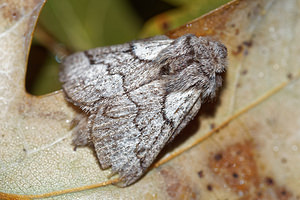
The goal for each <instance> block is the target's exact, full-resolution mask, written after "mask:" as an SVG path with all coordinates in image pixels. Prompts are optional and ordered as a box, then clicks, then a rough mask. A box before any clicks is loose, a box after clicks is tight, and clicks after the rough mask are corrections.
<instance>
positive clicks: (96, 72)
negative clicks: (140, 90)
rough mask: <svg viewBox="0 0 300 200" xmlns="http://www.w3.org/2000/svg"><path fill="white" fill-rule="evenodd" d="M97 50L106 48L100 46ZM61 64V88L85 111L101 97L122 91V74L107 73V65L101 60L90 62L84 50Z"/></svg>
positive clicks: (119, 93)
mask: <svg viewBox="0 0 300 200" xmlns="http://www.w3.org/2000/svg"><path fill="white" fill-rule="evenodd" d="M107 48H108V47H107ZM99 51H104V52H105V51H107V50H106V49H105V48H100V49H99ZM104 54H105V53H104ZM63 65H64V68H63V71H62V72H61V74H60V80H61V82H62V83H63V85H62V87H63V90H64V92H65V94H66V96H67V98H68V99H69V100H70V101H71V102H73V103H74V104H75V105H77V106H80V107H81V108H82V109H83V110H85V111H89V112H90V111H91V109H92V108H93V104H94V103H95V102H96V101H99V100H101V99H102V98H106V97H113V96H116V95H122V94H123V92H124V90H123V80H122V76H120V75H118V74H113V75H111V74H109V70H108V65H106V64H103V63H101V62H99V63H98V64H91V61H90V59H89V58H88V57H87V56H86V54H85V53H84V52H81V53H76V54H74V55H72V56H69V57H67V59H66V60H65V61H64V63H63Z"/></svg>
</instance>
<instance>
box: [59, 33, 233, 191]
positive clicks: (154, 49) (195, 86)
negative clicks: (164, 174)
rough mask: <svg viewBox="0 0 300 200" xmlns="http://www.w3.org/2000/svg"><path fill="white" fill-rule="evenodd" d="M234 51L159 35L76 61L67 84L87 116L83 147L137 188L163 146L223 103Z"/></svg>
mask: <svg viewBox="0 0 300 200" xmlns="http://www.w3.org/2000/svg"><path fill="white" fill-rule="evenodd" d="M226 60H227V49H226V47H225V46H224V45H223V44H222V43H220V42H218V41H215V40H213V39H211V38H209V37H196V36H195V35H192V34H187V35H183V36H181V37H179V38H177V39H170V38H168V37H167V36H157V37H153V38H149V39H143V40H137V41H132V42H129V43H125V44H121V45H115V46H108V47H100V48H95V49H91V50H87V51H83V52H79V53H75V54H73V55H70V56H68V57H67V58H66V59H65V60H64V61H63V65H62V66H63V67H62V71H61V72H60V81H61V82H62V88H63V91H64V93H65V97H66V99H67V100H68V101H69V102H71V103H72V104H74V105H75V106H77V107H79V108H80V109H81V111H82V114H80V116H79V117H77V122H78V123H77V126H76V127H75V128H74V130H73V132H74V140H73V143H74V145H75V146H86V145H92V146H93V147H94V148H95V152H96V154H97V157H98V160H99V162H100V166H101V168H102V169H107V168H111V171H112V173H118V175H119V177H120V178H121V180H122V181H121V182H120V183H119V186H128V185H130V184H133V183H135V182H136V181H137V180H138V179H139V178H140V177H141V176H142V175H144V173H145V172H146V171H147V169H148V168H149V166H150V165H151V164H152V162H153V161H154V160H155V158H156V157H157V155H158V154H159V152H160V151H161V150H162V149H163V147H164V146H165V145H166V144H168V143H169V142H170V141H172V139H173V138H174V137H175V136H176V135H178V133H179V132H180V131H181V130H182V129H183V128H184V127H185V126H186V125H187V123H188V122H189V121H190V120H192V119H193V118H194V116H195V115H196V114H197V112H198V110H199V109H200V107H201V104H202V103H203V102H204V101H205V99H207V98H211V97H214V96H215V93H216V91H217V89H218V88H219V87H220V86H221V84H222V78H221V74H222V73H223V72H224V71H225V69H226V65H227V64H226V63H227V61H226Z"/></svg>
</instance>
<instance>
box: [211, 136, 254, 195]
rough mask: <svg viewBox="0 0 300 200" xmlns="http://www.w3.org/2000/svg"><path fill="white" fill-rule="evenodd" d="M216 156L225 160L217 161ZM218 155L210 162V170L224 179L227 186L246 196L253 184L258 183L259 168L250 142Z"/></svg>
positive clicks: (230, 148) (235, 145)
mask: <svg viewBox="0 0 300 200" xmlns="http://www.w3.org/2000/svg"><path fill="white" fill-rule="evenodd" d="M216 155H222V158H223V159H216ZM216 155H215V156H214V159H210V161H209V166H210V168H211V169H213V172H214V173H215V174H217V175H219V176H221V177H222V178H224V180H225V182H226V184H227V185H228V186H229V187H231V188H232V189H233V190H234V191H235V192H237V193H239V192H243V193H244V194H246V193H248V191H249V189H250V187H251V186H252V185H253V184H254V185H256V184H257V183H258V177H257V176H258V175H257V167H256V163H255V161H254V158H253V152H252V144H251V143H250V142H247V143H244V144H240V143H238V144H234V145H232V146H229V147H228V148H227V149H225V150H224V151H222V153H220V152H219V153H217V154H216ZM233 174H234V175H233ZM237 175H238V176H237Z"/></svg>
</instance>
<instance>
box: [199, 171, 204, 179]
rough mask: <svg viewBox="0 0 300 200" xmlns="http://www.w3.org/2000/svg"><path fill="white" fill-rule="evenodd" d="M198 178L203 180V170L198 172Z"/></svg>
mask: <svg viewBox="0 0 300 200" xmlns="http://www.w3.org/2000/svg"><path fill="white" fill-rule="evenodd" d="M198 176H199V177H200V178H203V177H204V173H203V170H201V171H199V172H198Z"/></svg>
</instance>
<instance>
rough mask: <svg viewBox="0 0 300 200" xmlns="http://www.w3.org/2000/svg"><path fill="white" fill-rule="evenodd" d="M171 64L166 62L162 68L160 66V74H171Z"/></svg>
mask: <svg viewBox="0 0 300 200" xmlns="http://www.w3.org/2000/svg"><path fill="white" fill-rule="evenodd" d="M170 70H171V69H170V66H169V65H168V64H165V65H163V66H162V67H161V68H160V72H159V74H160V75H169V74H170Z"/></svg>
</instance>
